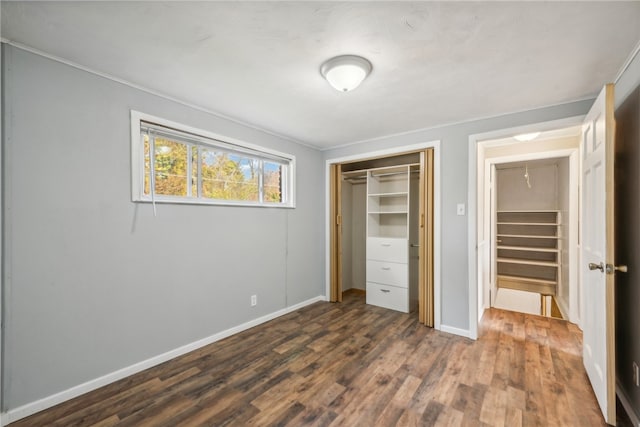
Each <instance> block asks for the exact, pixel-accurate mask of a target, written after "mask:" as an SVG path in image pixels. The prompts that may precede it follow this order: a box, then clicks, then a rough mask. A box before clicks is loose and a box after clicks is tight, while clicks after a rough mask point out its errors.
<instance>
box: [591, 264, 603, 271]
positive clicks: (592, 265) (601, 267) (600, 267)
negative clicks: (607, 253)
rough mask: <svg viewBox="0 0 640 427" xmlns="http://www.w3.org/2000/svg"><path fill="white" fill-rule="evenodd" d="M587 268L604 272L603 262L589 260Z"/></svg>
mask: <svg viewBox="0 0 640 427" xmlns="http://www.w3.org/2000/svg"><path fill="white" fill-rule="evenodd" d="M589 270H600V271H602V272H603V273H604V264H603V263H600V264H596V263H593V262H590V263H589Z"/></svg>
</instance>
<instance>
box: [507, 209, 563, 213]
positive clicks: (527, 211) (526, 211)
mask: <svg viewBox="0 0 640 427" xmlns="http://www.w3.org/2000/svg"><path fill="white" fill-rule="evenodd" d="M497 212H498V213H551V212H555V213H558V212H560V211H559V210H548V209H547V210H545V209H540V210H512V211H508V210H507V211H497Z"/></svg>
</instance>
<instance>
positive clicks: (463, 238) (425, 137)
mask: <svg viewBox="0 0 640 427" xmlns="http://www.w3.org/2000/svg"><path fill="white" fill-rule="evenodd" d="M425 102H429V100H425ZM591 104H592V100H585V101H579V102H573V103H569V104H563V105H557V106H552V107H548V108H541V109H537V110H531V111H526V112H521V113H514V114H507V115H504V116H500V117H493V118H488V119H482V120H475V121H470V122H465V123H457V124H451V125H446V126H441V127H436V128H430V129H423V130H417V131H415V132H407V133H405V134H400V135H392V136H388V137H382V138H378V139H374V140H370V141H363V142H361V143H356V144H349V145H346V146H343V147H338V148H334V149H331V150H327V151H325V152H324V158H325V160H328V159H335V158H341V157H347V156H352V155H359V154H365V153H368V152H373V151H377V150H383V149H387V148H392V147H401V146H406V145H412V144H418V143H424V142H429V141H436V140H439V141H441V147H442V148H441V171H442V182H440V183H436V185H440V190H441V194H442V201H441V207H440V209H441V211H440V213H441V218H442V253H441V259H442V263H441V271H442V278H441V282H442V283H441V288H442V291H441V293H442V302H441V313H442V325H443V326H445V327H450V328H456V329H458V330H461V331H468V330H469V305H470V304H475V299H474V301H473V302H471V301H470V300H469V272H468V263H467V260H468V236H467V234H468V229H467V223H468V218H467V217H466V215H465V216H458V215H456V205H457V204H458V203H463V204H465V205H466V203H467V197H468V190H469V189H468V176H467V174H468V172H469V159H468V150H469V136H470V135H475V134H480V133H484V132H489V131H494V130H499V129H507V128H512V127H516V126H524V125H527V124H534V123H542V122H548V121H552V120H556V119H562V118H568V117H575V116H580V115H583V114H586V112H587V111H588V110H589V107H590V106H591ZM325 172H326V171H325ZM466 212H467V214H468V212H469V207H468V206H467V209H466ZM474 274H475V273H474Z"/></svg>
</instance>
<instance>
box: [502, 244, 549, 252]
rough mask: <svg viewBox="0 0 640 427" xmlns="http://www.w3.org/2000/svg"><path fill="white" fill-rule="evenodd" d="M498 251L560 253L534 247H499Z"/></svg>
mask: <svg viewBox="0 0 640 427" xmlns="http://www.w3.org/2000/svg"><path fill="white" fill-rule="evenodd" d="M497 249H505V250H509V251H527V252H560V249H556V248H536V247H534V246H502V245H498V246H497Z"/></svg>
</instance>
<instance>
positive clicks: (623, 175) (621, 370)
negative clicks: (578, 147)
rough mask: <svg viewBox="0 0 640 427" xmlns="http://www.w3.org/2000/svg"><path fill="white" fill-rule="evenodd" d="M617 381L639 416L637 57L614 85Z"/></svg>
mask: <svg viewBox="0 0 640 427" xmlns="http://www.w3.org/2000/svg"><path fill="white" fill-rule="evenodd" d="M616 106H617V108H616V124H617V129H616V157H615V164H616V166H615V170H616V181H615V182H616V188H615V197H616V210H615V212H616V223H615V224H616V225H615V227H616V239H615V240H616V248H615V251H616V252H615V257H616V259H615V262H616V264H626V265H627V266H628V267H629V272H628V273H626V274H622V273H619V274H616V290H615V292H616V298H615V299H616V310H615V312H616V380H617V382H618V384H619V386H620V391H621V393H622V394H623V395H624V396H625V398H626V399H627V400H628V401H629V402H630V403H631V406H632V407H633V408H632V410H633V411H634V412H635V416H636V418H640V388H638V387H636V385H635V384H634V383H633V370H632V366H633V365H632V364H633V362H635V363H636V364H638V365H640V310H638V301H640V225H639V224H638V217H639V216H640V200H639V198H640V196H639V195H640V57H637V56H636V58H635V60H634V62H633V63H632V65H631V66H630V67H629V68H628V69H627V73H625V75H623V78H621V79H620V82H619V84H617V85H616Z"/></svg>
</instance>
